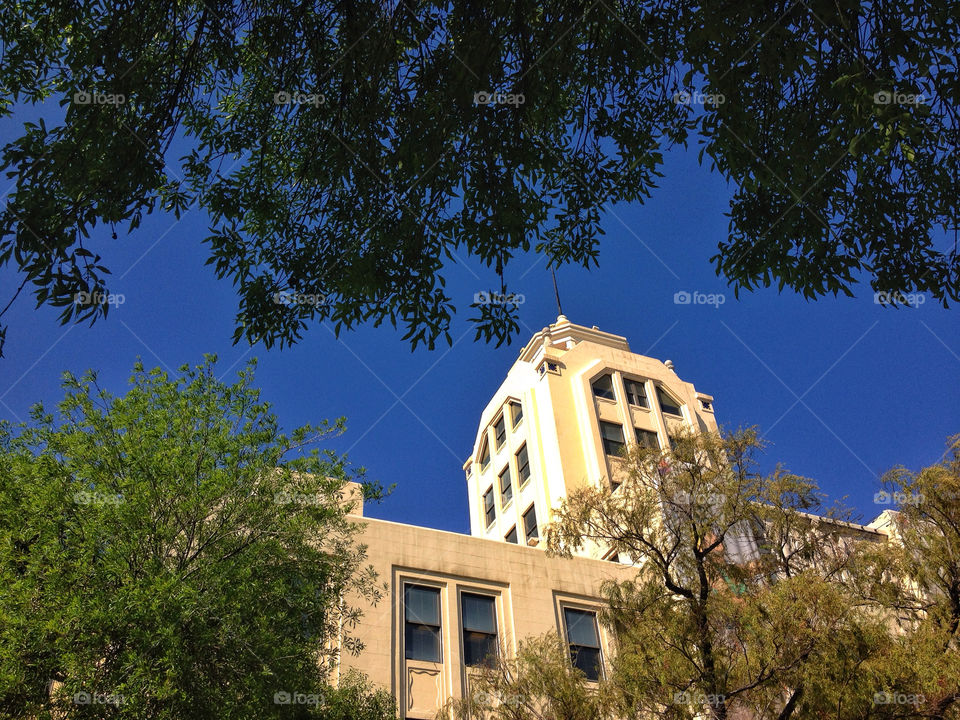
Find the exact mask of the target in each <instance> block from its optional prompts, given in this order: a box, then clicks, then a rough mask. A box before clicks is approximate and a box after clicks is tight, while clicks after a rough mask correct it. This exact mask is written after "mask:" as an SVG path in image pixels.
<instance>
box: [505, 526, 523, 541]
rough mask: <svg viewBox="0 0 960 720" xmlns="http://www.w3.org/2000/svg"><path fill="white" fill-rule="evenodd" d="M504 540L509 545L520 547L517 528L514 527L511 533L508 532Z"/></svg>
mask: <svg viewBox="0 0 960 720" xmlns="http://www.w3.org/2000/svg"><path fill="white" fill-rule="evenodd" d="M503 539H504V540H506V541H507V542H508V543H513V544H514V545H519V544H520V543H518V542H517V526H516V525H514V526H513V527H512V528H510V532H508V533H507V534H506V536H505V537H504V538H503Z"/></svg>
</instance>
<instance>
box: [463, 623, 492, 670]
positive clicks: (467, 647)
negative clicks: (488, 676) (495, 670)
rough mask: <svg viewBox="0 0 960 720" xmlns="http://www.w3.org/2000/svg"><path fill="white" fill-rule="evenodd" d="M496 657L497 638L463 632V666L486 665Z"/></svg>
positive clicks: (485, 634)
mask: <svg viewBox="0 0 960 720" xmlns="http://www.w3.org/2000/svg"><path fill="white" fill-rule="evenodd" d="M496 657H497V636H496V635H489V634H487V633H481V632H472V631H467V630H465V631H464V633H463V663H464V665H473V666H476V665H486V664H488V663H489V662H490V661H491V660H492V659H495V658H496Z"/></svg>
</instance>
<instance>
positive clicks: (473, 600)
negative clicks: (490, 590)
mask: <svg viewBox="0 0 960 720" xmlns="http://www.w3.org/2000/svg"><path fill="white" fill-rule="evenodd" d="M460 613H461V615H462V616H463V663H464V665H470V666H473V667H476V666H477V665H487V664H489V663H490V661H491V660H495V659H496V657H497V606H496V599H495V598H492V597H490V596H489V595H474V594H472V593H463V594H462V595H460Z"/></svg>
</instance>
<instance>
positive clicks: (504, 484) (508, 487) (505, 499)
mask: <svg viewBox="0 0 960 720" xmlns="http://www.w3.org/2000/svg"><path fill="white" fill-rule="evenodd" d="M511 500H513V482H512V481H511V480H510V466H509V465H507V466H506V467H505V468H504V469H503V471H502V472H501V473H500V507H506V506H507V505H509V504H510V501H511Z"/></svg>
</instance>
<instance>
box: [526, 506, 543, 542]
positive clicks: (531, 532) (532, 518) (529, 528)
mask: <svg viewBox="0 0 960 720" xmlns="http://www.w3.org/2000/svg"><path fill="white" fill-rule="evenodd" d="M523 534H524V535H525V536H526V538H527V545H536V544H537V540H539V539H540V531H539V530H538V529H537V511H536V510H535V509H534V507H533V505H531V506H530V507H528V508H527V511H526V512H525V513H524V514H523Z"/></svg>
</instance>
